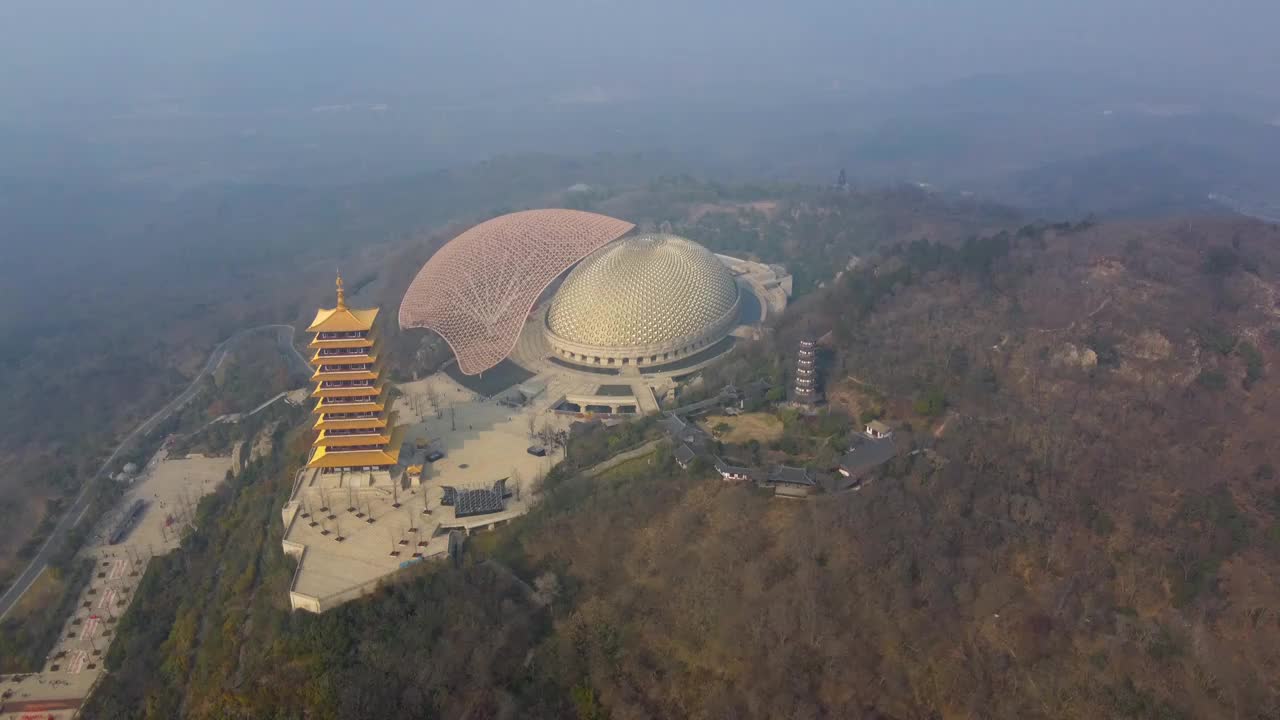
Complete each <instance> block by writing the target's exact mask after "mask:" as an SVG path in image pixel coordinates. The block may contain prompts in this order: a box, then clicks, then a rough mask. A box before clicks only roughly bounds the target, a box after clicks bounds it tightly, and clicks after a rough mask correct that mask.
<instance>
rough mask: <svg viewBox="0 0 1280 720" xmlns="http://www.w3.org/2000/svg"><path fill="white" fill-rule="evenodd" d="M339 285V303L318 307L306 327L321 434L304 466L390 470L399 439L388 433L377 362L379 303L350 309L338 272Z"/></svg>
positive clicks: (396, 456) (331, 469) (383, 386)
mask: <svg viewBox="0 0 1280 720" xmlns="http://www.w3.org/2000/svg"><path fill="white" fill-rule="evenodd" d="M337 288H338V304H337V307H334V308H328V309H324V308H322V309H320V310H318V311H317V312H316V318H315V320H313V321H312V322H311V326H310V327H308V328H307V332H309V333H311V334H312V336H313V337H312V339H311V344H310V346H309V347H310V348H311V349H312V350H314V351H315V354H314V355H313V356H312V357H311V364H312V365H314V366H315V368H316V370H315V373H314V374H313V375H312V376H311V380H312V381H314V382H315V383H316V389H315V391H314V392H312V394H311V396H312V397H314V398H316V407H315V410H314V412H315V413H316V415H317V416H318V418H317V420H316V423H315V426H314V428H315V430H316V431H318V433H319V434H318V435H317V436H316V440H315V443H314V444H313V447H312V451H311V458H310V460H309V461H308V462H307V467H309V468H318V469H320V470H321V471H322V472H326V473H327V472H339V471H346V470H383V469H390V468H392V467H394V466H395V465H396V462H397V461H398V459H399V456H400V440H399V438H397V437H395V436H393V435H392V428H393V423H392V422H391V415H390V410H391V401H390V399H389V398H388V389H387V385H386V383H385V381H384V380H383V379H382V378H381V363H379V361H378V338H377V335H376V333H375V332H374V327H373V326H374V321H375V320H376V319H377V317H378V308H367V309H353V308H349V307H347V303H346V297H345V294H344V292H343V289H342V277H341V276H338V280H337Z"/></svg>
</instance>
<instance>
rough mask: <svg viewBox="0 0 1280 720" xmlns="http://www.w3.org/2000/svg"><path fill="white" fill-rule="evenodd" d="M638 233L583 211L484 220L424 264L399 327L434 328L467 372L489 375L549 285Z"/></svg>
mask: <svg viewBox="0 0 1280 720" xmlns="http://www.w3.org/2000/svg"><path fill="white" fill-rule="evenodd" d="M634 227H635V225H633V224H631V223H629V222H627V221H625V220H618V219H617V218H611V217H609V216H607V215H599V214H596V213H589V212H582V211H580V210H527V211H524V212H517V213H511V214H509V215H502V216H499V217H496V218H493V219H492V220H487V221H485V222H483V223H480V224H479V225H477V226H475V227H473V228H471V229H470V230H467V231H466V232H464V233H462V234H461V235H459V236H458V237H456V238H454V239H453V240H450V241H449V242H448V243H447V244H445V246H444V247H442V248H440V250H439V251H437V252H436V254H435V255H433V256H432V257H431V259H430V260H428V261H427V264H426V265H423V266H422V270H420V271H419V272H418V276H417V277H415V278H414V280H413V282H412V283H411V284H410V285H409V290H408V291H407V292H405V295H404V300H403V302H401V304H400V327H402V328H415V327H421V328H429V329H431V330H434V331H435V332H437V333H439V335H440V337H443V338H444V339H445V342H447V343H449V347H450V348H451V349H452V350H453V352H454V355H456V356H457V358H458V367H459V369H461V370H462V372H463V373H466V374H467V375H475V374H478V373H481V372H484V371H485V370H488V369H489V368H491V367H493V366H494V365H497V364H498V363H500V362H502V359H503V358H505V357H506V356H507V355H509V354H510V353H511V351H512V349H514V348H515V346H516V342H517V340H518V339H519V337H520V330H521V328H522V327H523V326H524V321H525V318H526V317H528V315H529V311H530V310H532V309H533V304H534V303H535V302H537V301H538V296H539V295H541V294H542V291H543V290H545V289H546V288H547V286H548V285H550V284H551V281H553V280H555V279H556V277H558V276H559V275H560V273H562V272H564V271H565V270H566V269H567V268H569V267H570V266H572V265H573V264H574V263H576V262H578V261H579V260H581V259H582V258H584V257H586V256H587V255H589V254H591V253H592V252H593V251H595V250H596V249H598V248H600V247H603V246H604V245H607V244H608V243H610V242H612V241H614V240H616V239H618V238H620V237H622V236H623V235H626V234H627V233H628V232H630V231H631V230H632V228H634Z"/></svg>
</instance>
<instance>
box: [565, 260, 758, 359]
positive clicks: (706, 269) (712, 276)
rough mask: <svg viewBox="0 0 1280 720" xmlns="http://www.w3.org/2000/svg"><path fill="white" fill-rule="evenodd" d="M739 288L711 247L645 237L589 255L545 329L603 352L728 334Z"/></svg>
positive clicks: (567, 284) (568, 282)
mask: <svg viewBox="0 0 1280 720" xmlns="http://www.w3.org/2000/svg"><path fill="white" fill-rule="evenodd" d="M737 305H738V286H737V283H735V282H734V279H733V275H732V274H730V272H729V269H728V268H726V267H725V265H724V263H722V262H720V260H719V259H718V258H716V256H715V255H712V254H711V253H710V252H709V251H707V249H706V248H704V247H702V246H701V245H698V244H697V243H694V242H692V241H689V240H686V239H684V238H682V237H678V236H675V235H639V236H635V237H629V238H623V239H622V240H618V241H616V242H613V243H610V244H608V245H606V246H604V247H602V248H600V249H599V250H597V251H595V252H594V253H592V254H591V255H589V256H587V258H586V259H584V260H583V261H582V262H581V263H579V264H578V266H577V267H575V268H574V269H573V270H572V271H571V272H570V273H569V276H568V277H567V278H565V281H564V284H562V285H561V286H560V289H559V290H558V291H557V292H556V295H555V298H554V299H552V301H551V308H550V310H548V312H547V329H548V330H549V331H550V332H551V333H552V334H553V335H555V336H558V337H560V338H563V339H564V340H568V341H570V342H573V343H578V344H582V345H588V346H595V347H600V348H629V347H646V346H654V345H663V344H667V343H674V342H676V341H681V340H686V339H689V338H698V337H699V336H703V335H707V334H710V333H713V332H715V331H717V330H723V329H725V328H726V327H727V326H729V325H730V324H731V322H732V319H733V316H736V314H737Z"/></svg>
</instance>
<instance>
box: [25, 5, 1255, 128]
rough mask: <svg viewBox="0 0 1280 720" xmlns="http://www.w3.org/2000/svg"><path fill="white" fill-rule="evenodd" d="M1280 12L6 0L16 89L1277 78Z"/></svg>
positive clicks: (565, 87)
mask: <svg viewBox="0 0 1280 720" xmlns="http://www.w3.org/2000/svg"><path fill="white" fill-rule="evenodd" d="M1276 28H1280V2H1276V1H1275V0H1216V1H1215V2H1206V1H1205V0H1069V1H1061V0H934V1H927V0H793V1H791V2H781V1H780V0H772V1H769V2H766V1H763V0H732V1H728V0H714V1H701V2H700V1H699V0H685V1H683V2H681V1H674V0H643V1H641V2H636V1H635V0H595V1H590V0H536V1H534V0H530V1H527V2H518V1H513V0H475V1H473V2H458V1H456V0H454V1H452V2H442V1H439V0H417V1H416V2H393V1H390V0H382V1H377V2H371V3H355V2H343V3H336V2H331V1H329V0H308V1H306V2H271V1H268V0H217V1H216V2H215V1H213V0H79V1H76V2H70V1H67V0H5V1H4V2H3V3H0V68H2V69H3V72H0V94H2V95H3V99H4V100H5V101H6V103H5V105H9V106H11V105H12V104H14V103H17V104H20V105H25V104H26V103H28V102H42V101H45V100H49V99H57V100H65V99H69V98H72V99H74V98H98V97H105V98H116V99H123V100H126V101H127V100H131V99H134V98H146V99H155V98H156V97H174V96H185V97H236V96H237V95H242V96H248V97H252V96H253V94H254V93H257V92H261V93H276V92H285V91H288V92H299V93H305V94H307V95H309V96H314V97H326V96H333V97H334V98H335V99H338V98H341V97H344V96H349V95H351V94H353V93H370V94H374V95H376V94H377V93H379V92H393V93H409V94H416V93H432V92H440V91H445V90H449V89H451V88H452V89H462V90H469V91H471V92H479V93H493V92H513V93H518V92H520V91H521V90H524V91H525V92H528V93H530V94H531V95H540V94H545V95H547V96H555V95H556V94H557V93H569V94H571V95H572V94H574V93H584V92H588V91H591V92H599V93H601V95H602V97H609V96H613V95H615V94H624V95H626V94H641V95H644V94H652V93H659V92H666V93H675V94H679V93H680V92H681V91H687V90H693V91H695V92H698V93H702V92H707V91H710V92H713V93H714V92H716V91H727V92H735V91H737V90H740V89H751V88H765V89H785V88H793V89H796V90H800V91H808V90H810V89H822V88H835V87H839V88H842V89H844V90H849V89H857V88H863V87H880V88H884V87H889V88H893V87H903V86H909V85H916V84H921V83H931V82H936V81H944V80H947V79H952V78H956V77H961V76H965V75H971V74H976V73H991V72H1019V71H1045V70H1052V71H1057V70H1074V71H1083V72H1104V73H1107V74H1111V75H1118V76H1122V77H1130V78H1136V79H1140V80H1142V81H1144V82H1151V83H1164V84H1172V85H1181V84H1186V83H1190V84H1194V85H1203V86H1208V87H1229V88H1232V89H1236V90H1243V91H1254V92H1257V93H1259V94H1271V93H1277V92H1280V90H1277V89H1276V88H1275V87H1274V86H1275V85H1276V83H1275V82H1274V78H1275V77H1277V75H1278V74H1280V50H1278V49H1277V48H1278V47H1280V46H1278V45H1277V43H1276V41H1275V33H1276ZM596 88H598V90H595V89H596Z"/></svg>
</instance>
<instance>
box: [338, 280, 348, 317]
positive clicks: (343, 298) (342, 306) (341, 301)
mask: <svg viewBox="0 0 1280 720" xmlns="http://www.w3.org/2000/svg"><path fill="white" fill-rule="evenodd" d="M337 286H338V309H339V310H346V309H347V293H346V292H345V291H344V290H343V289H342V271H341V270H339V271H338V282H337Z"/></svg>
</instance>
